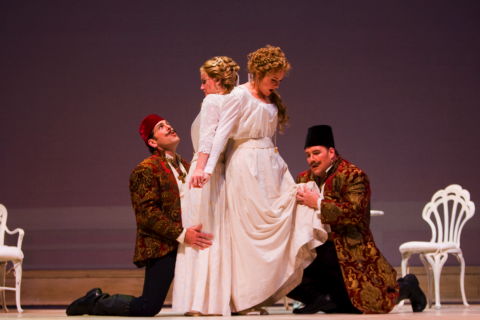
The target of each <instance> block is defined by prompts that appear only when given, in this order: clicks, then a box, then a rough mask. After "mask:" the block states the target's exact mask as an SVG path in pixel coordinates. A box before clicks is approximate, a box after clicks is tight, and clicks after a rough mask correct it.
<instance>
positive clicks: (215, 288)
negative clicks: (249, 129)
mask: <svg viewBox="0 0 480 320" xmlns="http://www.w3.org/2000/svg"><path fill="white" fill-rule="evenodd" d="M223 98H224V97H223V96H221V95H216V94H210V95H208V96H206V97H205V99H204V101H203V103H202V108H201V110H200V113H199V115H198V116H197V118H196V119H195V121H194V122H193V124H192V130H191V132H192V142H193V146H194V150H195V151H197V152H198V151H200V152H204V153H210V149H211V145H212V142H213V137H214V134H215V130H216V127H217V124H218V118H219V112H220V111H219V109H220V107H221V105H222V102H223ZM196 162H197V153H195V155H194V157H193V159H192V162H191V164H190V170H189V173H188V175H187V181H190V177H191V175H192V173H193V171H194V170H195V167H196ZM224 171H225V170H224V164H223V162H222V161H219V162H218V164H217V165H216V167H215V170H213V172H212V175H211V177H210V181H209V183H207V184H206V185H205V186H204V187H203V188H201V189H198V188H192V189H188V190H187V191H186V192H185V195H184V197H183V199H182V200H181V206H182V224H183V226H184V228H188V227H190V226H194V225H197V224H202V225H203V229H202V231H204V232H207V233H211V234H213V237H214V238H213V244H212V246H211V247H209V248H207V249H204V250H198V249H194V248H192V247H190V246H186V245H185V244H180V245H179V248H178V252H177V261H176V266H175V278H174V285H173V310H174V311H175V312H180V313H185V312H192V311H193V312H200V313H202V314H205V315H207V314H216V315H230V293H231V288H230V284H231V265H230V262H231V257H230V249H229V248H230V229H229V224H228V220H226V218H225V215H226V214H227V212H226V207H225V206H226V202H225V174H224Z"/></svg>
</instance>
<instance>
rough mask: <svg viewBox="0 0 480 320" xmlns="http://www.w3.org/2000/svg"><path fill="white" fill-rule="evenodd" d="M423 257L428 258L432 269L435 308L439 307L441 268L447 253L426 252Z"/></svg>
mask: <svg viewBox="0 0 480 320" xmlns="http://www.w3.org/2000/svg"><path fill="white" fill-rule="evenodd" d="M425 258H426V259H427V260H428V262H429V263H430V265H431V266H432V269H433V281H434V288H435V309H440V308H441V307H442V306H441V304H440V276H441V274H442V268H443V265H444V264H445V262H446V261H447V258H448V253H433V254H426V255H425Z"/></svg>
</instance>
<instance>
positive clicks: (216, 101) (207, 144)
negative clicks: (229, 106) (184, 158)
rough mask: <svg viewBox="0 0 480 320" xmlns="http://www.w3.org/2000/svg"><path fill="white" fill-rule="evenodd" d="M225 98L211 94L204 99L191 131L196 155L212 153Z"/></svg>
mask: <svg viewBox="0 0 480 320" xmlns="http://www.w3.org/2000/svg"><path fill="white" fill-rule="evenodd" d="M224 97H225V96H224V95H219V94H209V95H207V96H206V97H205V98H204V99H203V102H202V107H201V109H200V112H199V113H198V115H197V117H196V118H195V120H194V121H193V123H192V127H191V131H190V132H191V136H192V145H193V150H194V152H195V153H197V152H203V153H208V154H209V153H210V150H211V148H212V143H213V138H214V136H215V131H216V129H217V125H218V120H219V118H220V109H221V108H222V104H223V100H224Z"/></svg>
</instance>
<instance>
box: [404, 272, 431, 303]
mask: <svg viewBox="0 0 480 320" xmlns="http://www.w3.org/2000/svg"><path fill="white" fill-rule="evenodd" d="M398 284H399V285H400V296H399V301H401V300H403V299H410V303H411V304H412V310H413V312H422V311H423V309H425V307H426V306H427V297H425V294H424V293H423V291H422V289H421V288H420V285H419V283H418V279H417V277H416V276H415V275H414V274H407V275H406V276H405V277H403V278H400V279H398Z"/></svg>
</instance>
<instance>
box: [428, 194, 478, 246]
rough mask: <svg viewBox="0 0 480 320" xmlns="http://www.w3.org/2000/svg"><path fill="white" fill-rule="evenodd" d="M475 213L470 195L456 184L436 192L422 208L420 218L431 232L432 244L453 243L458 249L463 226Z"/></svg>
mask: <svg viewBox="0 0 480 320" xmlns="http://www.w3.org/2000/svg"><path fill="white" fill-rule="evenodd" d="M474 213H475V204H474V203H473V202H472V201H470V193H469V192H468V191H467V190H465V189H462V187H461V186H459V185H458V184H452V185H449V186H448V187H446V188H445V189H441V190H438V191H437V192H435V194H434V195H433V196H432V200H431V201H430V202H429V203H427V204H426V205H425V207H424V208H423V213H422V217H423V220H425V221H426V222H427V223H428V224H429V225H430V229H431V230H432V239H431V240H430V241H432V242H440V243H443V242H454V243H456V244H457V245H458V246H459V247H460V235H461V233H462V229H463V226H464V225H465V223H466V222H467V221H468V220H469V219H470V218H471V217H472V216H473V214H474Z"/></svg>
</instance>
